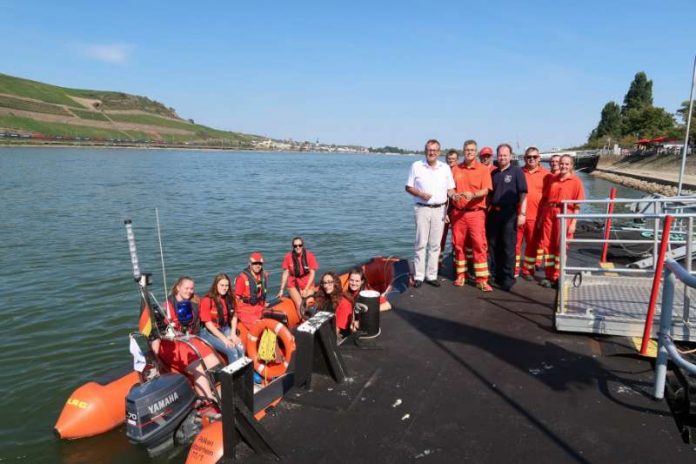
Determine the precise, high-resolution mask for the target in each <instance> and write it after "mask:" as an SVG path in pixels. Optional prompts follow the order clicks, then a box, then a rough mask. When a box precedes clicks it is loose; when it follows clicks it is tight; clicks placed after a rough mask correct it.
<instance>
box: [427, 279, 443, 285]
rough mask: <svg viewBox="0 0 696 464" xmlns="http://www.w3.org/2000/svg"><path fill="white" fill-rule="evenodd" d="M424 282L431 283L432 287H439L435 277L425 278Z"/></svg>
mask: <svg viewBox="0 0 696 464" xmlns="http://www.w3.org/2000/svg"><path fill="white" fill-rule="evenodd" d="M425 283H426V284H428V285H432V286H433V287H439V286H440V281H439V280H437V279H426V280H425Z"/></svg>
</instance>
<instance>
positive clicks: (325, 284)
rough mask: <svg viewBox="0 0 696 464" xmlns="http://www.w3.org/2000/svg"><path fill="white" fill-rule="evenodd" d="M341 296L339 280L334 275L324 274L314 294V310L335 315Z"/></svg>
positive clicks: (331, 273)
mask: <svg viewBox="0 0 696 464" xmlns="http://www.w3.org/2000/svg"><path fill="white" fill-rule="evenodd" d="M341 296H342V295H341V280H340V279H339V278H338V276H337V275H336V274H335V273H333V272H325V273H324V274H323V275H322V276H321V279H319V290H318V291H317V292H316V293H315V294H314V306H315V308H316V310H317V311H328V312H330V313H335V312H336V308H338V305H339V303H340V302H341Z"/></svg>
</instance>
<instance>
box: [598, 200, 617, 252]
mask: <svg viewBox="0 0 696 464" xmlns="http://www.w3.org/2000/svg"><path fill="white" fill-rule="evenodd" d="M615 198H616V187H612V188H611V190H609V204H607V214H612V213H613V212H614V199H615ZM610 234H611V217H607V219H606V221H604V245H603V246H602V257H601V258H600V259H599V262H600V263H606V262H607V252H608V251H609V242H608V241H607V240H609V237H610V236H611V235H610Z"/></svg>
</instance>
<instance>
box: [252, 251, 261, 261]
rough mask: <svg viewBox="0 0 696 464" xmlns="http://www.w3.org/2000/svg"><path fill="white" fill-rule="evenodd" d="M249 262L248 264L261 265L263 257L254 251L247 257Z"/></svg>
mask: <svg viewBox="0 0 696 464" xmlns="http://www.w3.org/2000/svg"><path fill="white" fill-rule="evenodd" d="M249 262H250V263H263V255H262V254H261V253H260V252H258V251H255V252H253V253H252V254H250V255H249Z"/></svg>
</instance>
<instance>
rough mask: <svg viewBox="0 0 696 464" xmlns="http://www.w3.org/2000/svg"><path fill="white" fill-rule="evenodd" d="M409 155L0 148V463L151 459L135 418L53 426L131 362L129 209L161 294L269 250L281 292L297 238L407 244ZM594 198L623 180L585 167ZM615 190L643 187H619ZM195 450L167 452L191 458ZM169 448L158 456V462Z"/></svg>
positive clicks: (356, 255) (380, 251) (351, 245)
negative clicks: (74, 400) (99, 380)
mask: <svg viewBox="0 0 696 464" xmlns="http://www.w3.org/2000/svg"><path fill="white" fill-rule="evenodd" d="M417 159H419V157H414V156H401V155H399V156H384V155H358V154H326V153H323V154H320V153H261V152H253V153H251V152H221V151H174V150H118V149H67V148H66V149H56V148H52V149H39V148H19V149H13V148H0V175H1V176H2V177H1V185H2V198H3V201H2V205H3V206H2V212H1V214H2V216H1V220H0V256H1V257H2V258H1V260H2V265H1V266H0V301H1V302H2V312H1V313H0V314H2V316H3V317H5V318H6V319H5V324H7V329H6V335H5V338H4V341H3V344H2V347H3V349H2V353H1V354H0V360H1V363H0V391H2V393H3V394H2V396H1V397H0V410H1V411H2V420H0V422H1V423H2V424H3V425H2V427H1V428H0V462H32V463H34V462H68V463H81V462H124V463H125V462H128V463H129V464H134V463H136V462H150V460H148V459H147V457H146V456H145V455H144V454H143V453H142V452H140V451H139V450H135V449H134V448H132V447H130V446H129V445H128V443H127V441H126V439H125V437H124V429H123V428H121V429H118V430H116V431H113V432H110V433H107V434H105V435H103V436H101V437H96V438H91V439H84V440H78V441H75V442H62V441H60V440H58V439H57V438H56V437H55V436H54V435H53V434H52V426H53V424H54V422H55V420H56V419H57V417H58V414H59V413H60V410H61V408H62V406H63V403H64V402H65V400H66V398H67V397H68V395H69V394H70V392H71V391H72V390H73V389H74V388H76V387H77V386H79V385H81V384H83V383H84V382H86V381H89V380H90V379H93V378H94V377H96V376H99V375H101V374H103V373H104V372H107V371H109V370H111V369H115V368H119V367H121V366H123V365H124V364H127V363H129V362H130V355H129V353H128V333H129V332H131V331H133V330H134V329H135V328H136V326H137V321H136V318H137V315H138V301H139V300H138V295H137V293H136V291H135V286H134V283H133V280H132V277H131V269H130V260H129V255H128V247H127V243H126V238H125V229H124V226H123V221H124V219H126V218H130V219H132V220H133V227H134V231H135V236H136V241H137V246H138V252H139V255H140V262H141V263H140V264H141V268H142V269H143V270H144V271H146V272H152V273H153V274H154V288H155V293H156V295H157V296H158V298H159V297H161V295H162V294H163V292H164V290H163V289H162V273H161V266H160V256H159V245H158V242H157V231H156V221H155V208H158V210H159V215H160V224H161V230H162V239H163V247H164V259H165V264H166V272H167V279H168V280H169V282H170V284H171V282H172V281H173V280H174V279H176V277H177V276H179V275H182V274H188V275H191V276H192V277H193V278H194V279H195V280H196V283H197V292H198V293H199V294H201V293H205V292H206V291H207V288H208V287H209V286H210V282H211V280H212V277H213V276H214V275H215V274H216V273H218V272H221V271H225V272H228V273H231V274H236V273H237V272H239V270H241V269H242V268H243V267H244V266H245V265H246V261H247V257H248V255H249V252H250V251H252V250H260V251H262V252H263V254H264V256H265V262H266V270H267V271H269V272H270V279H271V283H272V288H271V290H272V291H273V290H275V291H277V288H278V285H279V279H280V263H281V261H282V258H283V256H284V254H285V253H287V252H288V251H289V249H290V243H291V239H292V237H293V236H295V235H301V236H302V237H304V239H305V242H306V244H307V245H308V247H309V249H311V250H313V251H314V252H315V254H316V255H317V257H318V260H319V262H320V265H321V269H322V270H329V269H333V270H342V269H345V268H347V267H348V266H350V265H352V264H356V263H358V262H361V261H364V260H366V259H368V258H369V257H371V256H375V255H396V256H402V257H410V256H411V255H412V246H413V236H414V226H413V217H412V216H413V213H412V209H411V203H412V202H411V199H410V197H409V195H408V194H406V193H405V192H404V184H405V182H406V177H407V174H408V169H409V166H410V164H411V163H412V162H413V161H415V160H417ZM581 176H582V177H583V180H584V182H585V188H586V191H587V194H588V197H595V198H601V197H606V196H607V195H608V191H609V188H610V187H611V186H612V184H609V183H608V182H606V181H603V180H600V179H595V178H593V177H590V176H585V175H583V174H581ZM617 188H618V189H619V195H618V196H619V197H624V198H626V197H629V198H634V197H639V196H641V195H642V194H641V193H640V192H637V191H635V190H631V189H627V188H625V187H621V186H618V187H617ZM184 457H185V454H184V453H180V454H179V455H177V456H174V457H170V458H172V459H173V461H175V462H183V460H184ZM163 460H164V459H160V460H159V461H163Z"/></svg>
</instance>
